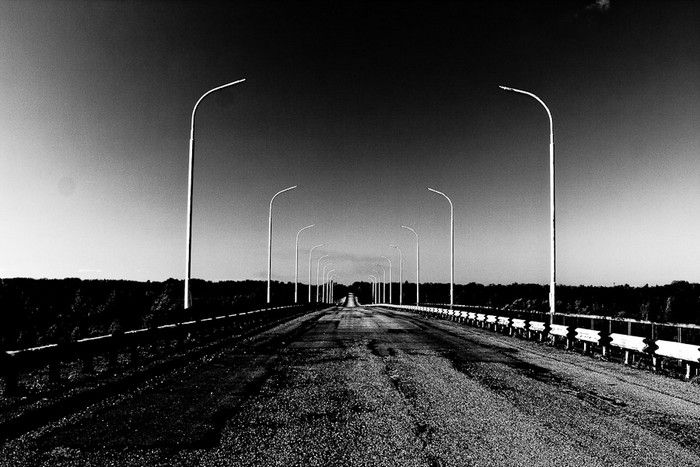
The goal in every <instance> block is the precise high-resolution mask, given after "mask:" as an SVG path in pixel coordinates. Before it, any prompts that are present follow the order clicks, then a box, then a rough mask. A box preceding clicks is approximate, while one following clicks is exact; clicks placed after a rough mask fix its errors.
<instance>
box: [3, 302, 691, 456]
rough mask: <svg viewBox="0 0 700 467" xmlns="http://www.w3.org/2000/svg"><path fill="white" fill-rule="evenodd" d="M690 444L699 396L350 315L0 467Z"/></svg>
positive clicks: (627, 373)
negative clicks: (5, 466)
mask: <svg viewBox="0 0 700 467" xmlns="http://www.w3.org/2000/svg"><path fill="white" fill-rule="evenodd" d="M347 303H348V304H349V305H350V304H354V300H353V301H352V303H350V300H348V302H347ZM699 441H700V389H699V387H698V386H697V385H694V384H690V383H684V382H682V381H678V380H674V379H670V378H666V377H663V376H658V375H654V374H651V373H648V372H645V371H640V370H636V369H633V368H627V367H624V366H622V365H620V364H616V363H612V362H605V361H601V360H600V359H595V358H592V357H587V356H584V355H579V354H575V353H571V352H565V351H562V350H559V349H555V348H551V347H548V346H545V345H541V344H537V343H534V342H528V341H524V340H520V339H517V338H512V337H507V336H500V335H497V334H495V333H493V332H490V331H485V330H480V329H475V328H470V327H466V326H464V325H460V324H456V323H452V322H448V321H439V320H434V319H423V318H421V317H420V316H418V315H416V314H412V313H404V312H396V311H389V310H375V309H370V308H366V307H362V306H355V307H345V308H336V309H329V310H324V311H320V312H315V313H311V314H309V315H307V316H304V317H302V318H298V319H295V320H294V321H292V322H289V323H286V324H283V325H281V326H278V327H276V328H274V329H272V330H269V331H267V332H264V333H262V334H261V335H259V336H257V337H255V338H252V339H250V340H248V341H246V342H244V343H242V344H240V345H237V346H235V347H232V348H230V349H227V350H225V351H222V352H220V353H218V354H216V355H213V356H210V357H208V358H206V359H202V360H200V361H197V362H192V363H191V364H190V365H188V366H187V367H185V368H182V369H181V370H179V371H177V372H175V373H173V374H170V375H167V376H165V377H161V378H160V379H158V380H153V381H149V382H148V383H147V384H144V385H143V386H142V387H139V388H135V389H134V390H133V391H131V392H130V393H128V394H122V395H118V396H117V395H115V396H112V397H109V398H107V399H106V400H105V401H103V402H101V403H99V404H95V405H93V406H90V407H88V408H86V409H85V410H83V411H81V412H80V413H76V414H74V415H72V416H71V417H68V418H65V419H62V420H60V421H57V422H54V423H51V424H49V425H47V426H44V427H43V428H41V429H38V430H35V431H33V432H30V433H27V434H25V435H23V436H22V437H21V438H18V439H15V440H12V441H9V442H8V443H6V444H5V445H4V446H3V447H2V448H1V449H0V464H1V465H13V466H21V465H46V466H52V467H57V466H75V465H94V466H102V465H115V466H121V465H133V466H142V465H149V466H150V465H158V466H161V465H162V466H178V465H188V466H189V465H197V466H229V465H231V466H233V465H246V466H248V465H259V466H273V465H276V466H317V465H319V466H320V465H353V466H354V465H358V466H365V465H366V466H382V465H387V466H388V465H395V466H446V465H452V466H472V465H473V466H492V465H493V466H558V467H561V466H606V467H608V466H647V465H648V466H655V467H656V466H690V465H700V442H699Z"/></svg>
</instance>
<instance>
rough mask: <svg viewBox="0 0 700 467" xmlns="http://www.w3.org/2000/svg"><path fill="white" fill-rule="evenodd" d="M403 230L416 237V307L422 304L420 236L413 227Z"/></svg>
mask: <svg viewBox="0 0 700 467" xmlns="http://www.w3.org/2000/svg"><path fill="white" fill-rule="evenodd" d="M401 228H402V229H406V230H410V231H411V232H413V235H415V236H416V306H418V305H419V304H420V244H419V242H418V234H417V233H416V231H415V230H413V229H412V228H411V227H406V226H405V225H402V226H401Z"/></svg>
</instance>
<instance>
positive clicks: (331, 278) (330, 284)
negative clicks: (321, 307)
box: [328, 273, 335, 303]
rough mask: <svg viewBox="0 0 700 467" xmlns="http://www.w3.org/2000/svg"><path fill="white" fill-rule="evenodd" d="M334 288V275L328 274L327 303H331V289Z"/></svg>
mask: <svg viewBox="0 0 700 467" xmlns="http://www.w3.org/2000/svg"><path fill="white" fill-rule="evenodd" d="M334 287H335V274H333V275H331V274H330V273H328V303H333V296H334V294H333V288H334Z"/></svg>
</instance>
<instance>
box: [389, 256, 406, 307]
mask: <svg viewBox="0 0 700 467" xmlns="http://www.w3.org/2000/svg"><path fill="white" fill-rule="evenodd" d="M389 246H390V247H391V248H396V250H397V251H398V252H399V305H403V252H402V251H401V248H399V246H398V245H389Z"/></svg>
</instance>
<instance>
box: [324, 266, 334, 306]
mask: <svg viewBox="0 0 700 467" xmlns="http://www.w3.org/2000/svg"><path fill="white" fill-rule="evenodd" d="M327 266H331V267H333V264H332V263H329V264H327V265H326V266H324V267H323V299H324V301H325V303H328V297H330V294H329V293H328V289H329V285H330V284H329V281H330V277H331V273H333V272H334V271H335V269H331V270H330V271H328V272H326V267H327Z"/></svg>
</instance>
